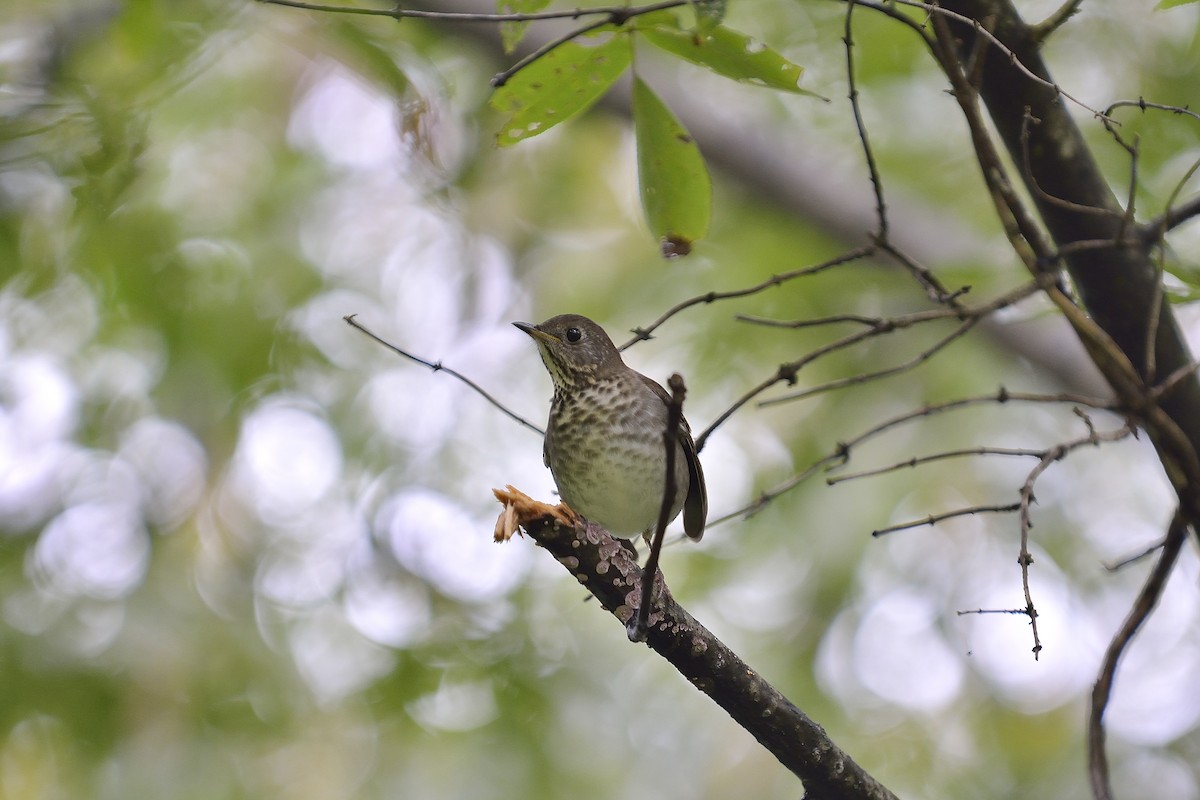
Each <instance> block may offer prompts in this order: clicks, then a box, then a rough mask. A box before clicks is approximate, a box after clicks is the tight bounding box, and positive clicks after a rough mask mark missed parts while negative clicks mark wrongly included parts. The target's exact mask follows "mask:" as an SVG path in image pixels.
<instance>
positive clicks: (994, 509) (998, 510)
mask: <svg viewBox="0 0 1200 800" xmlns="http://www.w3.org/2000/svg"><path fill="white" fill-rule="evenodd" d="M1020 508H1021V504H1020V503H1009V504H1008V505H1003V506H971V507H970V508H959V509H956V510H954V511H946V512H943V513H941V514H930V515H929V516H927V517H922V518H921V519H914V520H909V521H908V522H899V523H897V524H895V525H889V526H887V527H886V528H878V529H876V530H873V531H871V535H872V536H877V537H878V536H883V535H885V534H888V533H895V532H897V531H906V530H909V529H910V528H920V527H924V526H925V525H937V524H938V523H939V522H943V521H945V520H948V519H954V518H955V517H967V516H972V517H973V516H975V515H976V514H1011V513H1012V512H1014V511H1018V510H1020Z"/></svg>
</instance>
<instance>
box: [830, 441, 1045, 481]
mask: <svg viewBox="0 0 1200 800" xmlns="http://www.w3.org/2000/svg"><path fill="white" fill-rule="evenodd" d="M1046 453H1047V451H1046V450H1030V449H1028V448H1012V447H982V446H981V447H965V448H963V449H961V450H944V451H942V452H940V453H932V454H930V455H927V456H913V457H912V458H910V459H907V460H905V461H898V462H896V463H895V464H890V465H888V466H886V467H877V468H876V469H867V470H863V471H862V472H851V473H847V474H845V475H835V476H834V477H832V478H826V479H825V483H826V485H828V486H834V485H836V484H839V483H845V482H846V481H854V480H859V479H860V478H874V477H877V476H879V475H886V474H887V473H889V472H897V471H899V470H902V469H911V468H914V467H919V466H922V465H923V464H931V463H933V462H935V461H945V460H946V459H949V458H965V457H967V456H1017V457H1022V458H1039V459H1040V458H1044V457H1045V455H1046Z"/></svg>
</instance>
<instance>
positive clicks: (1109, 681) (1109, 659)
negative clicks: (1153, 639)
mask: <svg viewBox="0 0 1200 800" xmlns="http://www.w3.org/2000/svg"><path fill="white" fill-rule="evenodd" d="M1187 528H1188V524H1187V520H1186V518H1185V516H1184V513H1183V511H1182V509H1177V510H1176V512H1175V516H1174V518H1173V519H1172V520H1171V525H1170V527H1169V528H1168V529H1167V536H1166V539H1165V540H1164V541H1163V545H1162V550H1163V552H1162V556H1161V557H1160V558H1159V559H1158V563H1157V564H1155V565H1154V569H1153V570H1151V572H1150V575H1149V576H1148V577H1147V578H1146V583H1145V585H1144V586H1142V591H1141V592H1140V593H1139V594H1138V597H1137V600H1136V601H1134V604H1133V607H1132V608H1131V609H1130V610H1129V616H1127V617H1126V618H1125V622H1124V623H1122V625H1121V628H1120V630H1118V631H1117V633H1116V635H1114V636H1113V639H1112V641H1111V642H1109V645H1108V650H1107V651H1105V653H1104V660H1103V662H1101V665H1100V674H1099V675H1098V676H1097V678H1096V684H1095V686H1093V687H1092V703H1091V708H1090V711H1089V714H1088V778H1089V780H1090V781H1091V784H1092V796H1093V797H1095V798H1096V800H1112V796H1113V794H1112V783H1111V781H1110V779H1109V773H1108V755H1107V753H1106V752H1105V749H1104V738H1105V731H1104V712H1105V710H1106V709H1107V708H1108V700H1109V697H1110V696H1111V695H1112V686H1113V681H1114V679H1115V678H1116V674H1117V664H1118V662H1119V661H1120V660H1121V655H1122V654H1123V653H1124V652H1125V648H1126V647H1128V646H1129V643H1130V642H1131V641H1132V640H1133V637H1134V635H1135V634H1137V632H1138V629H1139V628H1141V627H1142V624H1143V623H1144V622H1145V621H1146V620H1147V618H1149V616H1150V612H1151V611H1153V610H1154V607H1155V606H1156V605H1157V604H1158V600H1159V598H1160V597H1162V593H1163V589H1164V588H1165V587H1166V585H1167V578H1168V577H1170V575H1171V570H1172V568H1173V567H1174V566H1175V559H1176V558H1177V557H1178V556H1179V551H1180V550H1181V549H1182V548H1183V540H1184V538H1185V535H1186V533H1187Z"/></svg>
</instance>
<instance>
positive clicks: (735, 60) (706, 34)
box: [638, 17, 820, 97]
mask: <svg viewBox="0 0 1200 800" xmlns="http://www.w3.org/2000/svg"><path fill="white" fill-rule="evenodd" d="M656 19H659V20H660V19H661V17H656ZM638 32H639V33H641V34H642V36H644V37H645V39H646V41H648V42H650V43H651V44H653V45H654V46H655V47H658V48H660V49H662V50H666V51H667V52H668V53H673V54H675V55H677V56H679V57H680V58H684V59H687V60H688V61H691V62H692V63H693V64H699V65H700V66H702V67H705V68H706V69H710V70H712V71H713V72H715V73H717V74H718V75H724V76H725V77H726V78H732V79H733V80H735V81H741V82H742V83H753V84H756V85H758V86H766V87H768V88H770V89H779V90H781V91H784V92H792V93H794V94H807V95H812V96H813V97H819V96H820V95H817V94H815V93H814V92H810V91H808V90H807V89H801V88H800V86H799V83H800V76H801V75H803V74H804V67H801V66H800V65H799V64H793V63H792V62H791V61H788V60H787V59H786V58H784V57H783V56H781V55H780V54H779V53H777V52H775V51H774V50H772V49H771V48H769V47H767V46H766V45H764V44H762V43H761V42H758V41H755V40H754V39H752V38H751V37H749V36H747V35H746V34H744V33H739V32H737V31H735V30H732V29H730V28H726V27H725V26H724V25H718V26H716V27H713V28H711V29H709V30H696V31H692V30H684V29H683V28H680V27H679V26H678V24H667V23H663V22H657V23H656V24H652V25H648V26H646V27H645V28H642V27H639V28H638Z"/></svg>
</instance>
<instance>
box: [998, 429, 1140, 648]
mask: <svg viewBox="0 0 1200 800" xmlns="http://www.w3.org/2000/svg"><path fill="white" fill-rule="evenodd" d="M1085 420H1086V422H1087V424H1088V434H1087V435H1086V436H1081V437H1079V438H1078V439H1073V440H1071V441H1069V442H1061V443H1059V444H1057V445H1055V446H1054V447H1051V448H1050V449H1049V450H1047V451H1046V453H1045V455H1043V456H1042V458H1041V460H1039V461H1038V463H1037V466H1035V467H1034V468H1033V469H1032V470H1030V471H1029V475H1028V476H1027V477H1026V478H1025V483H1024V484H1022V486H1021V491H1020V498H1021V501H1020V503H1019V504H1018V509H1019V514H1018V516H1019V519H1020V523H1019V524H1020V528H1021V551H1020V553H1019V554H1018V555H1017V563H1018V564H1020V565H1021V587H1022V589H1024V591H1025V607H1026V608H1027V609H1028V610H1029V624H1030V628H1031V629H1032V631H1033V657H1034V659H1035V660H1037V659H1038V657H1039V656H1040V654H1041V652H1042V641H1041V638H1040V637H1039V636H1038V627H1037V616H1038V615H1037V609H1036V607H1035V606H1034V604H1033V592H1032V590H1031V589H1030V586H1029V567H1030V565H1031V564H1033V554H1032V553H1030V552H1029V531H1030V529H1031V528H1033V521H1032V519H1031V518H1030V506H1031V505H1032V504H1033V503H1034V502H1035V498H1034V495H1033V487H1034V484H1035V483H1037V479H1038V478H1039V477H1041V475H1042V473H1043V472H1045V471H1046V470H1047V469H1049V468H1050V465H1051V464H1053V463H1054V462H1055V461H1059V460H1060V459H1062V458H1064V457H1065V456H1066V455H1067V454H1068V453H1070V452H1071V451H1072V450H1076V449H1078V448H1080V447H1084V446H1085V445H1096V446H1098V445H1099V444H1100V443H1101V442H1116V441H1120V440H1121V439H1125V438H1127V437H1129V436H1132V435H1133V433H1134V430H1135V429H1134V427H1133V424H1132V423H1130V422H1126V423H1125V424H1124V425H1122V426H1121V427H1120V428H1117V429H1116V430H1112V431H1108V432H1106V433H1097V431H1096V429H1095V428H1094V427H1093V426H1092V424H1091V420H1090V419H1087V418H1086V417H1085Z"/></svg>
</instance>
